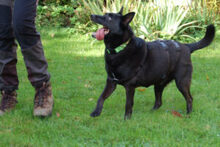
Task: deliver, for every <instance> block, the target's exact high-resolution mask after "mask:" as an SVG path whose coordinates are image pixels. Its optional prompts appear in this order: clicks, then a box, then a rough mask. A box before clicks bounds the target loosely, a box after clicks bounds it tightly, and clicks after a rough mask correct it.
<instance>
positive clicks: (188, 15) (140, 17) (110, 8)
mask: <svg viewBox="0 0 220 147" xmlns="http://www.w3.org/2000/svg"><path fill="white" fill-rule="evenodd" d="M83 2H84V6H85V7H86V8H87V9H88V10H89V11H90V12H91V13H93V14H100V15H102V14H103V13H105V12H118V11H119V10H120V8H121V6H124V14H125V13H128V12H130V11H134V12H136V16H135V17H134V20H133V21H132V24H131V25H132V27H133V29H134V31H135V33H136V35H137V36H139V37H141V38H144V39H146V40H154V39H158V38H159V39H182V40H189V41H191V40H195V38H196V37H197V36H200V34H199V35H197V32H199V31H198V30H201V29H202V28H205V27H206V26H207V25H208V24H211V23H216V24H218V22H219V16H218V15H217V11H216V9H218V7H216V5H217V2H216V1H215V0H212V3H211V2H210V1H209V2H207V1H206V0H202V1H200V0H195V1H190V0H185V1H183V2H184V3H181V4H180V3H177V2H176V1H174V0H149V1H148V2H146V1H142V0H135V1H133V0H106V1H105V2H104V1H103V0H97V1H94V0H83ZM187 34H192V35H191V36H190V35H187Z"/></svg>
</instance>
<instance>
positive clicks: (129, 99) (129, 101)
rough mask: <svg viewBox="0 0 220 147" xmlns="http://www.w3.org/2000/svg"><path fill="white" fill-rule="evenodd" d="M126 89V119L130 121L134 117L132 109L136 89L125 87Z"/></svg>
mask: <svg viewBox="0 0 220 147" xmlns="http://www.w3.org/2000/svg"><path fill="white" fill-rule="evenodd" d="M125 89H126V105H125V116H124V119H125V120H126V119H130V118H131V115H132V107H133V104H134V93H135V88H134V87H125Z"/></svg>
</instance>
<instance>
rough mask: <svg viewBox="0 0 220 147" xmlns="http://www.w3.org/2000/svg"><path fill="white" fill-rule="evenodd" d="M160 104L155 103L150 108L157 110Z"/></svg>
mask: <svg viewBox="0 0 220 147" xmlns="http://www.w3.org/2000/svg"><path fill="white" fill-rule="evenodd" d="M161 105H162V104H155V105H154V107H153V108H152V110H157V109H159V108H160V107H161Z"/></svg>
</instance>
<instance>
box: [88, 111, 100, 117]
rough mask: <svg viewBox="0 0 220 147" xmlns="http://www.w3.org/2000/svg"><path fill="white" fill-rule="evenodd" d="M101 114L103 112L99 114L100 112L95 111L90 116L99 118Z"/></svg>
mask: <svg viewBox="0 0 220 147" xmlns="http://www.w3.org/2000/svg"><path fill="white" fill-rule="evenodd" d="M100 114H101V112H99V111H93V112H92V113H91V114H90V116H91V117H97V116H99V115H100Z"/></svg>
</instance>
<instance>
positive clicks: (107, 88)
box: [90, 79, 116, 117]
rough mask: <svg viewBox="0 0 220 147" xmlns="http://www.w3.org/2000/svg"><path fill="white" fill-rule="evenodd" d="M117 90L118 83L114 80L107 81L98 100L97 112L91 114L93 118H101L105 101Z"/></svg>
mask: <svg viewBox="0 0 220 147" xmlns="http://www.w3.org/2000/svg"><path fill="white" fill-rule="evenodd" d="M115 88H116V83H115V82H114V81H112V80H109V79H107V81H106V85H105V89H104V90H103V92H102V94H101V96H100V97H99V99H98V102H97V105H96V108H95V110H94V111H93V112H92V113H91V114H90V116H92V117H96V116H99V115H100V114H101V112H102V108H103V104H104V101H105V100H106V99H107V98H108V97H109V96H110V95H111V94H112V93H113V91H114V90H115Z"/></svg>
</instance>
